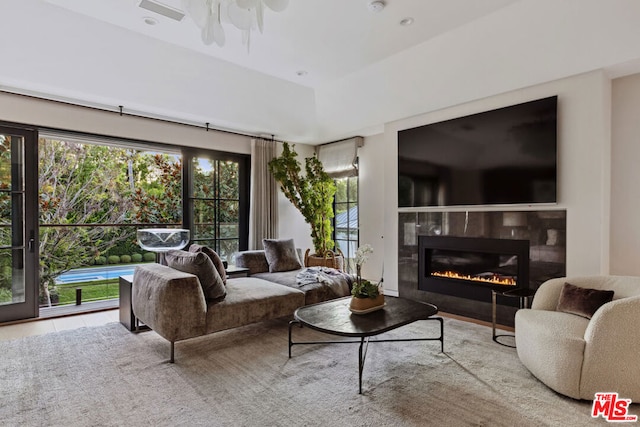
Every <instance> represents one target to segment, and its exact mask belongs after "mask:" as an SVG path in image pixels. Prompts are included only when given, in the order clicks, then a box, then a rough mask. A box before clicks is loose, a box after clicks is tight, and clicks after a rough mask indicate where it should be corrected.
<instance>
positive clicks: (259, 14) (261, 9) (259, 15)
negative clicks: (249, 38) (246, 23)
mask: <svg viewBox="0 0 640 427" xmlns="http://www.w3.org/2000/svg"><path fill="white" fill-rule="evenodd" d="M256 18H257V20H258V30H259V31H260V34H262V30H264V6H262V0H259V1H258V3H257V5H256Z"/></svg>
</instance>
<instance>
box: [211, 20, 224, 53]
mask: <svg viewBox="0 0 640 427" xmlns="http://www.w3.org/2000/svg"><path fill="white" fill-rule="evenodd" d="M213 41H215V42H216V44H217V45H218V46H220V47H222V46H224V43H225V41H226V37H225V36H224V28H222V23H221V22H220V19H216V20H215V21H213Z"/></svg>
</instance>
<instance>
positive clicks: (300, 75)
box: [296, 70, 309, 77]
mask: <svg viewBox="0 0 640 427" xmlns="http://www.w3.org/2000/svg"><path fill="white" fill-rule="evenodd" d="M307 74H309V73H307V72H306V71H305V70H298V71H296V76H298V77H304V76H306V75H307Z"/></svg>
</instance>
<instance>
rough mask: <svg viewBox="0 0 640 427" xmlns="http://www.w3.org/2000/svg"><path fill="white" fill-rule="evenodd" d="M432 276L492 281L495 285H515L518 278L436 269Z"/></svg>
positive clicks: (484, 281) (483, 281)
mask: <svg viewBox="0 0 640 427" xmlns="http://www.w3.org/2000/svg"><path fill="white" fill-rule="evenodd" d="M431 275H432V276H437V277H445V278H447V279H458V280H469V281H472V282H482V283H491V284H494V285H505V286H515V285H516V280H515V279H514V278H512V277H503V276H499V275H497V274H493V275H491V276H486V277H482V276H471V275H466V274H460V273H457V272H455V271H435V272H433V273H431Z"/></svg>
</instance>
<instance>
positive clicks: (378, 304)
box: [349, 294, 384, 314]
mask: <svg viewBox="0 0 640 427" xmlns="http://www.w3.org/2000/svg"><path fill="white" fill-rule="evenodd" d="M383 307H384V295H383V294H380V295H378V296H377V297H376V298H358V297H351V303H350V304H349V310H351V312H352V313H355V314H366V313H371V312H372V311H376V310H380V309H381V308H383Z"/></svg>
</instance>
